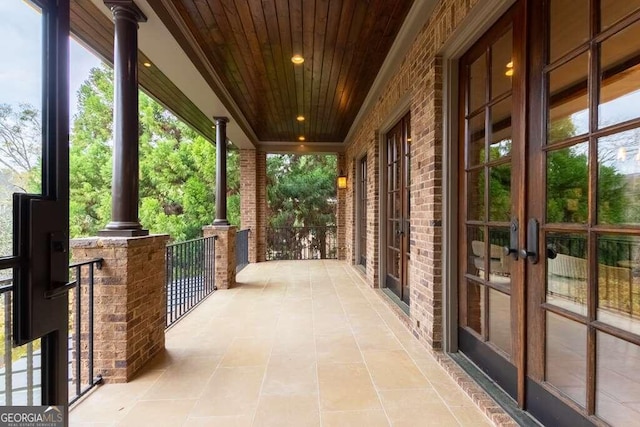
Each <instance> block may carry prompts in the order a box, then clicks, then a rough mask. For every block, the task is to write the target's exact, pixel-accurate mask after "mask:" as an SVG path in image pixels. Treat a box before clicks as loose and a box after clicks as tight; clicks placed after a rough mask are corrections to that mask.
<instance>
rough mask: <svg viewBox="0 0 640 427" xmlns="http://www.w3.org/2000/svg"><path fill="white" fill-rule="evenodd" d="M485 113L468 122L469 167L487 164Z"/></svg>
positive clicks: (482, 112)
mask: <svg viewBox="0 0 640 427" xmlns="http://www.w3.org/2000/svg"><path fill="white" fill-rule="evenodd" d="M485 120H486V117H485V112H484V110H483V111H481V112H480V113H478V114H476V115H475V116H473V117H471V118H469V120H467V123H468V124H467V126H468V129H469V130H468V141H469V142H468V143H467V165H468V166H474V165H480V164H483V163H485V162H486V156H485Z"/></svg>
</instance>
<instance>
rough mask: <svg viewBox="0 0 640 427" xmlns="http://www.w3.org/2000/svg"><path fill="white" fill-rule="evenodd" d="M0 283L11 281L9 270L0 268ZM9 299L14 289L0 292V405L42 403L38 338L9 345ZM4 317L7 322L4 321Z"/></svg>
mask: <svg viewBox="0 0 640 427" xmlns="http://www.w3.org/2000/svg"><path fill="white" fill-rule="evenodd" d="M0 277H1V278H2V279H0V284H1V285H2V286H10V285H11V284H12V279H11V270H3V271H0ZM12 298H13V292H12V291H8V292H3V293H0V310H1V311H2V313H3V315H2V316H0V331H2V337H3V343H2V346H1V347H0V363H1V368H0V369H1V370H2V371H1V372H2V381H0V405H2V406H25V405H40V404H41V395H42V387H41V379H42V372H41V366H42V363H41V361H40V353H41V352H40V340H39V339H38V340H35V341H33V342H32V343H30V344H27V345H23V346H20V347H12V339H13V338H12V337H13V335H12V327H13V325H12V323H11V318H12V310H13V307H12ZM7 319H9V321H8V322H7ZM6 372H11V382H8V381H5V380H6V378H5V375H6Z"/></svg>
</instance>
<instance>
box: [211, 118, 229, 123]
mask: <svg viewBox="0 0 640 427" xmlns="http://www.w3.org/2000/svg"><path fill="white" fill-rule="evenodd" d="M213 120H215V121H216V125H217V124H218V123H220V124H223V123H229V117H227V116H213Z"/></svg>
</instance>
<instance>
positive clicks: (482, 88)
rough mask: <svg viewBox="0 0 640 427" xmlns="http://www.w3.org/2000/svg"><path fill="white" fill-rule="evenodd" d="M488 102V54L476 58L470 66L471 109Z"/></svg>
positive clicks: (473, 109)
mask: <svg viewBox="0 0 640 427" xmlns="http://www.w3.org/2000/svg"><path fill="white" fill-rule="evenodd" d="M486 102H487V55H486V54H483V55H481V56H480V57H479V58H478V59H476V60H475V61H474V62H473V64H471V67H470V68H469V111H468V113H472V112H473V111H475V110H477V109H478V108H480V106H482V105H484V104H485V103H486Z"/></svg>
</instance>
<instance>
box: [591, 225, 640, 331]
mask: <svg viewBox="0 0 640 427" xmlns="http://www.w3.org/2000/svg"><path fill="white" fill-rule="evenodd" d="M597 316H598V320H600V321H601V322H605V323H607V324H609V325H612V326H616V327H618V328H620V329H624V330H626V331H629V332H633V333H635V334H640V237H637V236H623V235H602V236H599V237H598V313H597Z"/></svg>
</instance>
